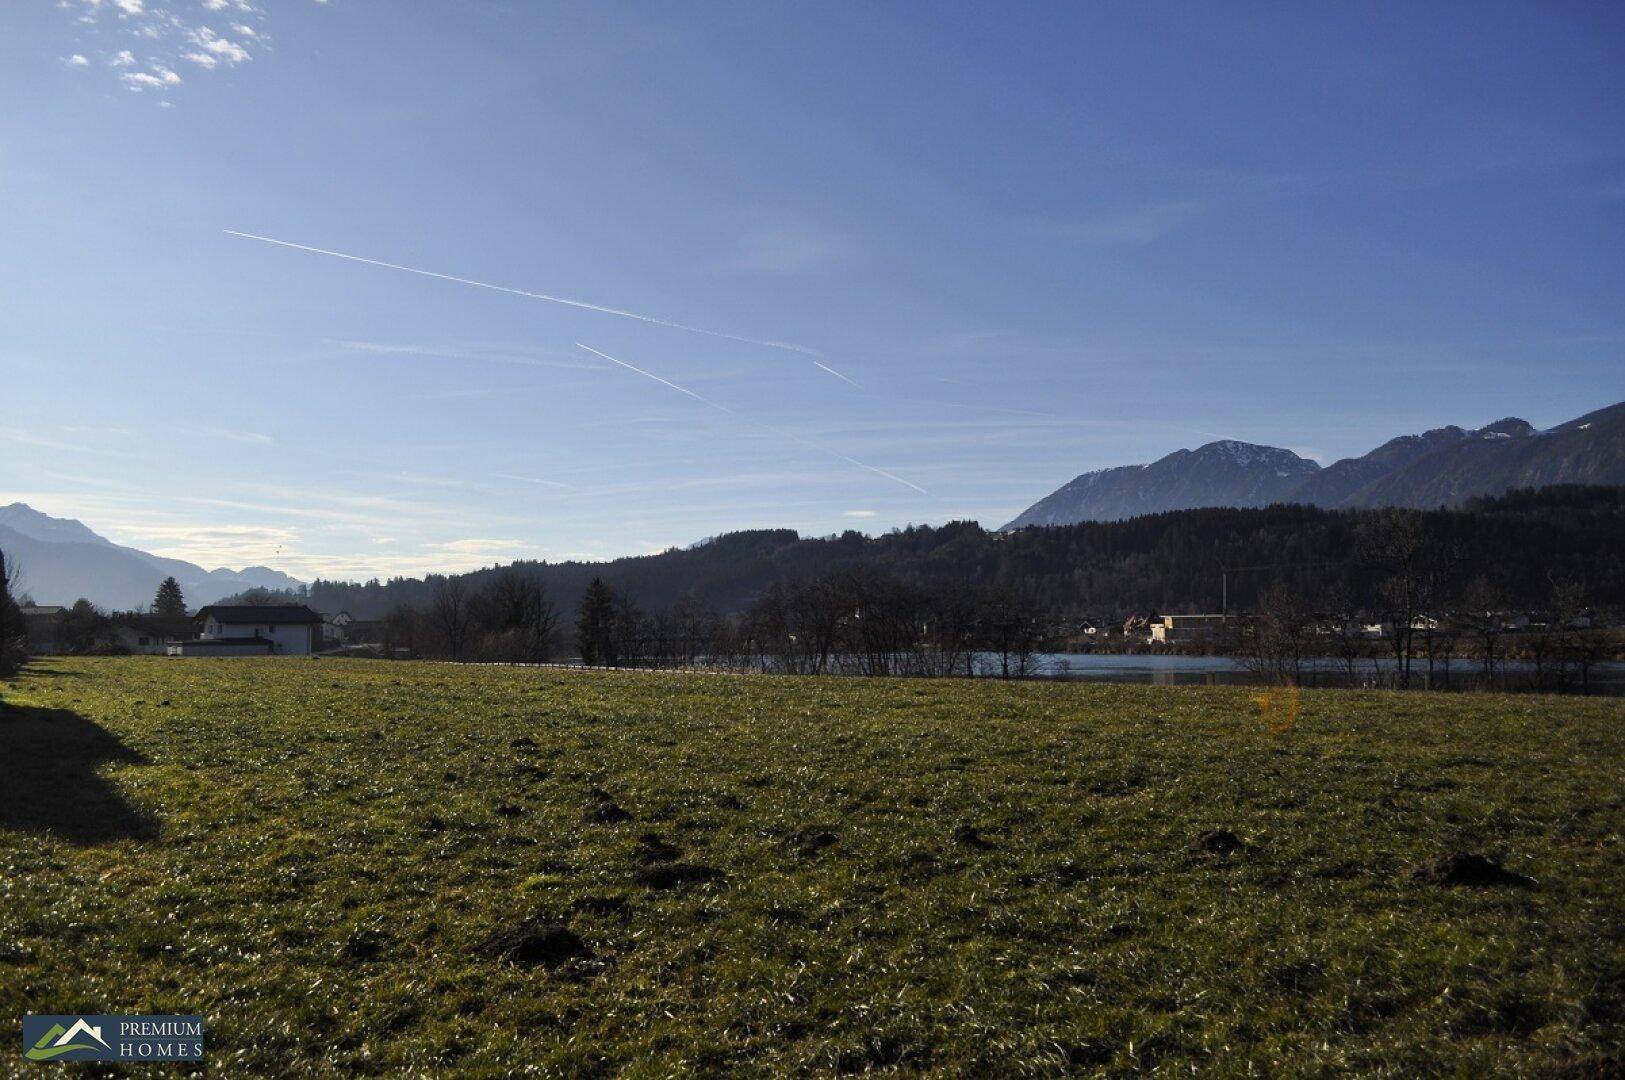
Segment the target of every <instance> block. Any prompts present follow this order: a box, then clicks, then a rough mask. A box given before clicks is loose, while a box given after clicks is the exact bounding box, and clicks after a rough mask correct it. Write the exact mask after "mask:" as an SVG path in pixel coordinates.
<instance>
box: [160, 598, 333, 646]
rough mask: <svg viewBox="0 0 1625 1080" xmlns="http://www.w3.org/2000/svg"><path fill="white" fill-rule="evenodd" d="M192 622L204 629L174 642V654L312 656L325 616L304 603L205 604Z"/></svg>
mask: <svg viewBox="0 0 1625 1080" xmlns="http://www.w3.org/2000/svg"><path fill="white" fill-rule="evenodd" d="M192 622H193V623H194V624H195V625H196V626H197V627H198V628H199V629H200V631H201V633H200V634H199V636H198V637H197V638H196V639H195V640H192V641H180V642H175V643H173V644H171V645H170V646H169V648H168V652H169V655H170V656H266V655H271V654H276V655H279V656H308V655H310V654H311V653H313V652H315V651H316V647H317V645H318V644H319V640H318V638H317V635H318V633H319V632H320V630H321V626H322V617H321V616H320V615H318V614H316V613H315V612H314V611H312V610H310V608H308V607H306V606H305V605H303V604H277V605H268V606H263V607H257V606H243V607H227V606H224V605H218V604H216V605H210V606H209V607H206V608H203V609H202V610H201V611H199V612H198V613H197V614H196V615H194V616H193V617H192Z"/></svg>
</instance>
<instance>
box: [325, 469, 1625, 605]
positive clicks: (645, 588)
mask: <svg viewBox="0 0 1625 1080" xmlns="http://www.w3.org/2000/svg"><path fill="white" fill-rule="evenodd" d="M1392 513H1396V512H1394V511H1378V510H1335V511H1334V510H1320V509H1315V508H1313V507H1304V506H1270V507H1265V508H1263V509H1256V510H1235V509H1208V510H1180V511H1173V512H1169V513H1163V514H1152V515H1149V516H1146V517H1140V518H1133V519H1130V520H1128V521H1118V522H1085V523H1082V524H1077V525H1068V526H1058V527H1052V528H1029V529H1022V530H1019V531H1016V532H1012V533H997V532H990V531H988V530H986V529H984V528H982V527H981V526H979V525H977V524H975V523H974V522H953V523H950V524H947V525H943V526H940V527H930V526H919V527H914V528H909V529H904V530H900V531H897V532H893V533H888V534H886V535H884V536H878V537H866V536H863V535H862V534H860V533H856V532H848V533H845V534H843V535H840V536H833V537H820V538H812V537H801V536H798V535H797V534H796V533H795V532H794V531H792V530H788V529H780V530H764V531H756V532H740V533H730V534H727V535H724V536H720V537H717V538H715V539H712V540H708V541H705V542H703V543H700V544H696V545H694V546H693V547H690V548H686V549H681V550H672V551H667V552H663V553H661V554H658V555H649V556H640V557H636V558H625V559H616V560H614V561H612V562H607V563H580V562H566V563H540V562H537V563H518V564H516V568H517V569H519V570H521V571H523V572H525V573H527V574H531V575H534V576H535V577H536V578H537V579H539V580H540V582H541V583H542V585H543V587H544V588H545V590H546V591H547V593H548V595H549V596H550V597H552V598H553V600H554V601H555V602H557V603H559V604H560V605H561V606H570V607H573V605H574V604H575V603H576V601H577V599H578V598H579V597H580V595H581V593H582V590H583V589H585V587H586V585H587V583H588V582H589V581H590V580H591V579H592V578H594V577H601V578H603V580H604V581H606V582H607V583H609V584H610V585H611V586H613V587H614V589H615V590H616V591H617V592H619V593H620V594H622V595H624V596H626V597H628V598H630V599H631V600H632V601H633V602H635V603H636V604H638V605H639V606H640V607H642V608H644V609H647V610H651V611H661V610H664V609H666V608H669V607H670V606H671V605H673V604H674V603H676V602H677V600H678V599H679V598H682V597H684V596H691V597H693V598H694V599H695V600H697V601H698V602H699V604H700V605H701V606H703V607H705V608H707V609H710V610H714V611H718V612H723V613H727V612H736V611H740V610H742V609H743V608H744V607H746V606H747V605H748V604H750V603H751V602H752V601H753V600H754V599H756V598H757V597H758V596H760V595H761V593H762V592H763V591H764V590H765V589H766V588H767V587H768V586H769V585H771V584H773V583H774V582H777V581H785V580H789V579H793V578H796V577H807V578H812V577H825V576H827V575H829V574H832V573H839V572H842V571H848V570H863V571H866V572H871V573H878V574H882V575H886V576H889V577H892V578H895V579H899V580H902V581H904V582H908V583H912V584H920V585H948V584H954V585H959V584H963V585H978V586H998V587H1010V586H1015V587H1018V588H1021V589H1024V590H1031V591H1033V592H1035V593H1036V594H1037V596H1038V597H1039V598H1040V599H1041V600H1042V601H1043V602H1044V603H1045V605H1046V606H1048V607H1051V608H1052V609H1054V610H1060V611H1076V612H1078V613H1084V614H1090V615H1093V616H1095V617H1099V618H1113V617H1119V616H1122V615H1125V614H1129V613H1134V612H1148V611H1158V612H1179V611H1199V610H1214V609H1216V608H1217V607H1218V606H1219V603H1220V599H1221V588H1222V587H1223V583H1224V582H1225V580H1226V579H1227V581H1228V587H1229V602H1230V606H1231V608H1232V609H1242V608H1246V607H1249V606H1251V605H1252V604H1253V603H1254V602H1255V600H1256V599H1257V597H1258V595H1259V594H1260V593H1261V592H1262V591H1263V590H1264V589H1266V588H1268V586H1269V585H1271V584H1272V583H1275V582H1277V581H1279V582H1283V583H1285V584H1287V585H1289V586H1291V587H1293V588H1294V589H1296V590H1298V591H1300V592H1302V593H1303V594H1304V595H1306V596H1309V597H1318V598H1328V599H1330V598H1335V597H1339V596H1346V597H1358V596H1363V595H1368V594H1369V591H1370V588H1371V585H1372V582H1373V580H1374V579H1375V577H1376V576H1378V575H1380V574H1381V573H1382V572H1383V571H1382V569H1381V568H1380V567H1378V566H1376V565H1374V563H1373V559H1372V558H1371V556H1370V553H1369V549H1370V538H1371V536H1372V535H1373V532H1374V530H1377V529H1378V528H1379V527H1380V525H1381V523H1382V521H1383V520H1384V519H1383V515H1384V514H1392ZM1398 513H1404V514H1407V515H1410V517H1411V519H1413V520H1414V521H1415V522H1416V525H1417V528H1418V529H1419V530H1420V533H1421V537H1422V541H1423V548H1422V556H1421V557H1422V558H1423V559H1424V560H1425V561H1426V571H1427V573H1428V574H1429V575H1431V576H1432V577H1433V578H1434V579H1435V582H1436V585H1437V591H1438V593H1439V594H1440V595H1455V594H1459V593H1460V592H1461V591H1462V590H1464V589H1465V588H1466V587H1467V586H1468V585H1469V584H1470V583H1473V582H1475V581H1479V580H1483V581H1484V582H1487V583H1489V584H1491V585H1493V586H1494V587H1495V592H1496V594H1497V595H1500V596H1502V597H1504V598H1505V601H1506V602H1507V603H1508V604H1510V605H1530V606H1532V605H1539V604H1541V603H1543V602H1545V600H1546V599H1547V598H1548V597H1549V596H1550V594H1551V590H1552V587H1553V584H1554V583H1555V582H1565V583H1575V584H1579V585H1582V586H1583V587H1584V589H1585V592H1586V595H1587V596H1588V597H1589V598H1590V600H1591V602H1593V603H1597V604H1602V605H1610V606H1612V605H1619V604H1621V603H1622V602H1625V545H1621V543H1620V537H1621V536H1625V488H1619V487H1578V486H1560V487H1551V488H1546V489H1543V490H1540V491H1517V492H1512V493H1509V494H1507V495H1505V496H1502V497H1500V498H1494V499H1481V500H1474V501H1471V502H1469V503H1468V504H1466V505H1465V506H1463V507H1462V508H1460V509H1457V510H1433V511H1415V512H1411V511H1402V512H1398ZM1227 571H1228V573H1227ZM494 573H495V571H494V570H482V571H476V572H474V573H472V574H469V575H464V577H465V578H466V579H467V581H468V584H469V585H471V586H475V587H478V586H480V585H483V584H484V583H485V581H486V580H488V579H489V578H490V577H492V576H493V575H494ZM442 580H444V579H443V578H438V577H434V576H431V577H429V578H428V579H407V578H402V579H395V580H392V581H389V582H387V583H385V582H377V581H374V582H369V583H367V584H364V585H363V584H352V583H346V582H332V581H317V582H316V583H315V584H314V585H312V586H311V589H310V602H311V603H312V605H313V606H315V607H316V608H317V609H319V610H321V611H323V612H328V613H333V612H337V611H340V610H347V611H349V612H350V613H351V614H352V615H354V616H356V617H357V618H362V619H367V618H378V617H380V616H382V615H383V614H384V613H385V612H386V611H388V610H389V609H390V608H391V607H394V606H396V605H399V604H413V605H418V606H425V605H427V604H428V603H429V602H430V600H431V599H432V596H433V593H434V590H435V586H436V584H437V583H438V582H440V581H442Z"/></svg>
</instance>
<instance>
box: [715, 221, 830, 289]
mask: <svg viewBox="0 0 1625 1080" xmlns="http://www.w3.org/2000/svg"><path fill="white" fill-rule="evenodd" d="M850 250H851V245H850V244H849V242H847V241H846V240H845V239H844V238H842V237H840V236H838V235H836V234H834V233H831V232H828V231H825V230H821V229H815V228H812V227H810V226H806V225H800V224H789V223H780V224H775V225H765V226H761V227H759V228H755V229H752V230H750V231H749V232H747V233H745V234H744V235H743V236H741V237H740V238H739V242H738V245H737V247H736V249H735V250H734V252H733V254H731V255H730V256H729V257H728V258H727V259H725V260H724V261H723V263H722V265H721V269H722V270H724V271H726V272H728V273H734V274H764V275H768V276H772V277H788V276H790V275H793V274H804V273H810V272H813V271H817V270H825V269H828V268H829V267H831V266H833V265H835V264H836V263H838V262H839V261H841V259H842V258H843V257H845V256H846V255H848V254H849V253H850Z"/></svg>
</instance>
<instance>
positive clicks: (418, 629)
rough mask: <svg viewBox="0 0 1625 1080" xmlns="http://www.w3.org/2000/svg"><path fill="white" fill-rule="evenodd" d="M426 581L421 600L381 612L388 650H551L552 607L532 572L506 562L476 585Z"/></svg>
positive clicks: (464, 654)
mask: <svg viewBox="0 0 1625 1080" xmlns="http://www.w3.org/2000/svg"><path fill="white" fill-rule="evenodd" d="M432 582H433V589H432V591H431V593H430V595H429V598H428V602H427V603H425V604H423V605H422V606H419V605H415V604H402V605H400V606H397V607H395V608H392V609H391V610H390V611H389V612H388V613H387V614H386V615H385V616H384V619H383V632H382V638H383V644H384V646H385V648H386V649H388V650H389V651H390V652H391V653H392V654H396V655H399V654H401V653H404V654H405V655H408V656H439V657H445V658H446V659H450V660H505V661H515V662H528V663H536V662H540V661H544V660H547V659H549V658H550V657H551V656H552V655H553V652H554V650H555V648H556V647H557V644H558V641H557V638H558V628H559V616H558V609H557V607H556V606H555V605H554V603H553V601H552V600H551V599H550V598H549V597H548V595H547V591H546V590H545V589H544V588H543V587H542V583H541V581H540V580H539V579H538V578H537V577H536V576H535V575H533V574H527V573H525V572H523V571H522V570H519V569H517V568H514V567H509V568H507V569H506V570H505V571H504V572H502V573H499V574H496V575H494V576H492V577H489V578H488V579H486V581H485V582H484V584H482V585H480V586H478V587H475V586H474V585H472V584H471V583H470V581H469V579H468V578H466V577H438V578H434V579H432Z"/></svg>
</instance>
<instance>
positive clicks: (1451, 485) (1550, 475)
mask: <svg viewBox="0 0 1625 1080" xmlns="http://www.w3.org/2000/svg"><path fill="white" fill-rule="evenodd" d="M1619 483H1625V402H1621V403H1620V404H1618V405H1611V406H1609V407H1608V408H1606V409H1599V410H1598V411H1596V412H1594V413H1589V414H1587V415H1585V416H1582V417H1579V418H1578V419H1575V420H1570V421H1569V422H1568V423H1566V424H1559V425H1558V426H1557V427H1554V428H1551V429H1549V430H1547V431H1536V430H1535V429H1534V428H1533V427H1531V426H1530V425H1528V424H1527V423H1525V422H1524V421H1522V420H1518V419H1515V418H1513V419H1507V420H1500V421H1497V422H1496V423H1494V424H1491V425H1489V426H1488V427H1484V428H1480V429H1478V430H1477V431H1475V432H1473V433H1472V434H1471V435H1470V436H1469V437H1467V438H1465V439H1461V440H1458V441H1456V442H1453V443H1449V444H1447V445H1444V446H1439V447H1436V448H1434V449H1432V450H1430V451H1428V452H1427V453H1425V454H1421V455H1418V456H1417V457H1415V458H1414V459H1412V460H1410V461H1408V462H1406V463H1405V464H1403V465H1402V466H1400V467H1398V468H1396V469H1394V470H1392V471H1390V472H1388V473H1386V474H1384V475H1383V476H1380V477H1378V478H1376V479H1375V480H1373V481H1371V482H1370V483H1368V484H1366V485H1365V486H1363V487H1362V488H1360V489H1359V490H1358V491H1355V492H1354V493H1352V494H1351V495H1349V496H1347V497H1346V498H1344V499H1343V500H1342V501H1341V502H1338V503H1335V504H1322V505H1336V506H1411V507H1419V508H1421V507H1433V506H1456V505H1459V504H1460V503H1461V502H1462V501H1463V500H1465V499H1469V498H1472V497H1473V496H1475V495H1499V494H1501V493H1502V492H1504V491H1509V490H1511V489H1512V488H1523V487H1545V486H1547V485H1549V484H1619Z"/></svg>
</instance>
